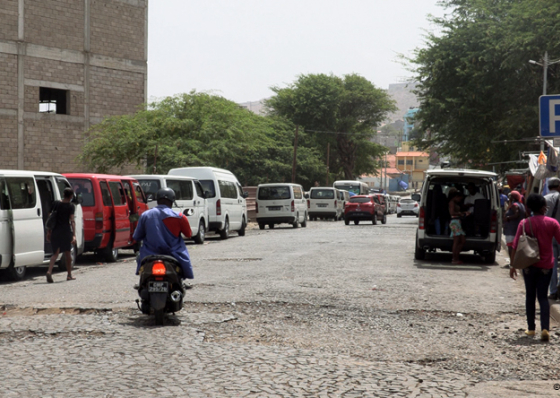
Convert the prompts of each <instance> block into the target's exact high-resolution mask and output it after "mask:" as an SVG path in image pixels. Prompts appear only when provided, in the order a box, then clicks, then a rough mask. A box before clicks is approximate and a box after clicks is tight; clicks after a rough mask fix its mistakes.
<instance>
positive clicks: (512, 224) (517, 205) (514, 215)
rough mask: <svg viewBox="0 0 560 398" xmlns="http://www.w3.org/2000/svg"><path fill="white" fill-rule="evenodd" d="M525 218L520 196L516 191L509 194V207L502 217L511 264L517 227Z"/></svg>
mask: <svg viewBox="0 0 560 398" xmlns="http://www.w3.org/2000/svg"><path fill="white" fill-rule="evenodd" d="M524 218H525V206H523V203H521V194H520V193H519V192H517V191H511V192H510V193H509V205H508V208H507V211H506V214H505V215H504V235H505V236H506V244H507V248H508V254H509V261H510V264H511V261H512V260H511V252H512V251H513V239H515V234H517V227H519V223H520V222H521V220H523V219H524Z"/></svg>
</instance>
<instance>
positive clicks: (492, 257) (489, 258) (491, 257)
mask: <svg viewBox="0 0 560 398" xmlns="http://www.w3.org/2000/svg"><path fill="white" fill-rule="evenodd" d="M484 262H485V263H486V264H494V263H495V262H496V251H495V250H494V251H493V252H491V253H488V254H486V255H485V256H484Z"/></svg>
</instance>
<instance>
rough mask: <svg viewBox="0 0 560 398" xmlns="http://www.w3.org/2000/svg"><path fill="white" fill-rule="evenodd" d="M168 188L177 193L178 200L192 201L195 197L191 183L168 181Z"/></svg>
mask: <svg viewBox="0 0 560 398" xmlns="http://www.w3.org/2000/svg"><path fill="white" fill-rule="evenodd" d="M167 187H168V188H171V189H172V190H173V192H175V199H176V200H192V199H193V197H194V195H193V187H192V182H191V181H186V180H167Z"/></svg>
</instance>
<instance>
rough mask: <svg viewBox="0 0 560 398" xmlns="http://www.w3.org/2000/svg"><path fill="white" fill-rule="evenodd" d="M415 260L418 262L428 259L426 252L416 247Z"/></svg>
mask: <svg viewBox="0 0 560 398" xmlns="http://www.w3.org/2000/svg"><path fill="white" fill-rule="evenodd" d="M414 258H415V259H416V260H424V259H425V258H426V251H425V250H424V249H422V248H421V247H418V246H416V248H415V249H414Z"/></svg>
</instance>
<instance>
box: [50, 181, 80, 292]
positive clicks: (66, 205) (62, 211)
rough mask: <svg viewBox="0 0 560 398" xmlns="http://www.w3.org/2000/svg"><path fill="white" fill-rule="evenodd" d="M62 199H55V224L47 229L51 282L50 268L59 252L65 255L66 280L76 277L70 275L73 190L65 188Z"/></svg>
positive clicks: (74, 228)
mask: <svg viewBox="0 0 560 398" xmlns="http://www.w3.org/2000/svg"><path fill="white" fill-rule="evenodd" d="M63 196H64V198H63V199H62V201H58V200H57V201H55V202H54V204H53V208H52V211H56V225H55V227H54V229H53V230H52V231H51V230H48V231H47V242H51V246H52V250H53V255H52V257H51V261H50V263H49V269H48V271H47V282H48V283H53V282H54V281H53V278H52V270H53V267H54V263H55V262H56V259H57V258H58V254H59V253H60V252H62V253H63V255H64V256H65V257H66V258H65V260H66V271H67V272H68V276H67V277H66V280H68V281H72V280H74V279H76V278H74V277H72V265H73V264H72V254H71V250H72V246H73V245H75V244H76V223H75V221H74V212H75V211H76V208H75V207H74V204H73V203H71V201H72V199H73V198H74V190H73V189H72V188H66V189H65V190H64V193H63Z"/></svg>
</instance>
